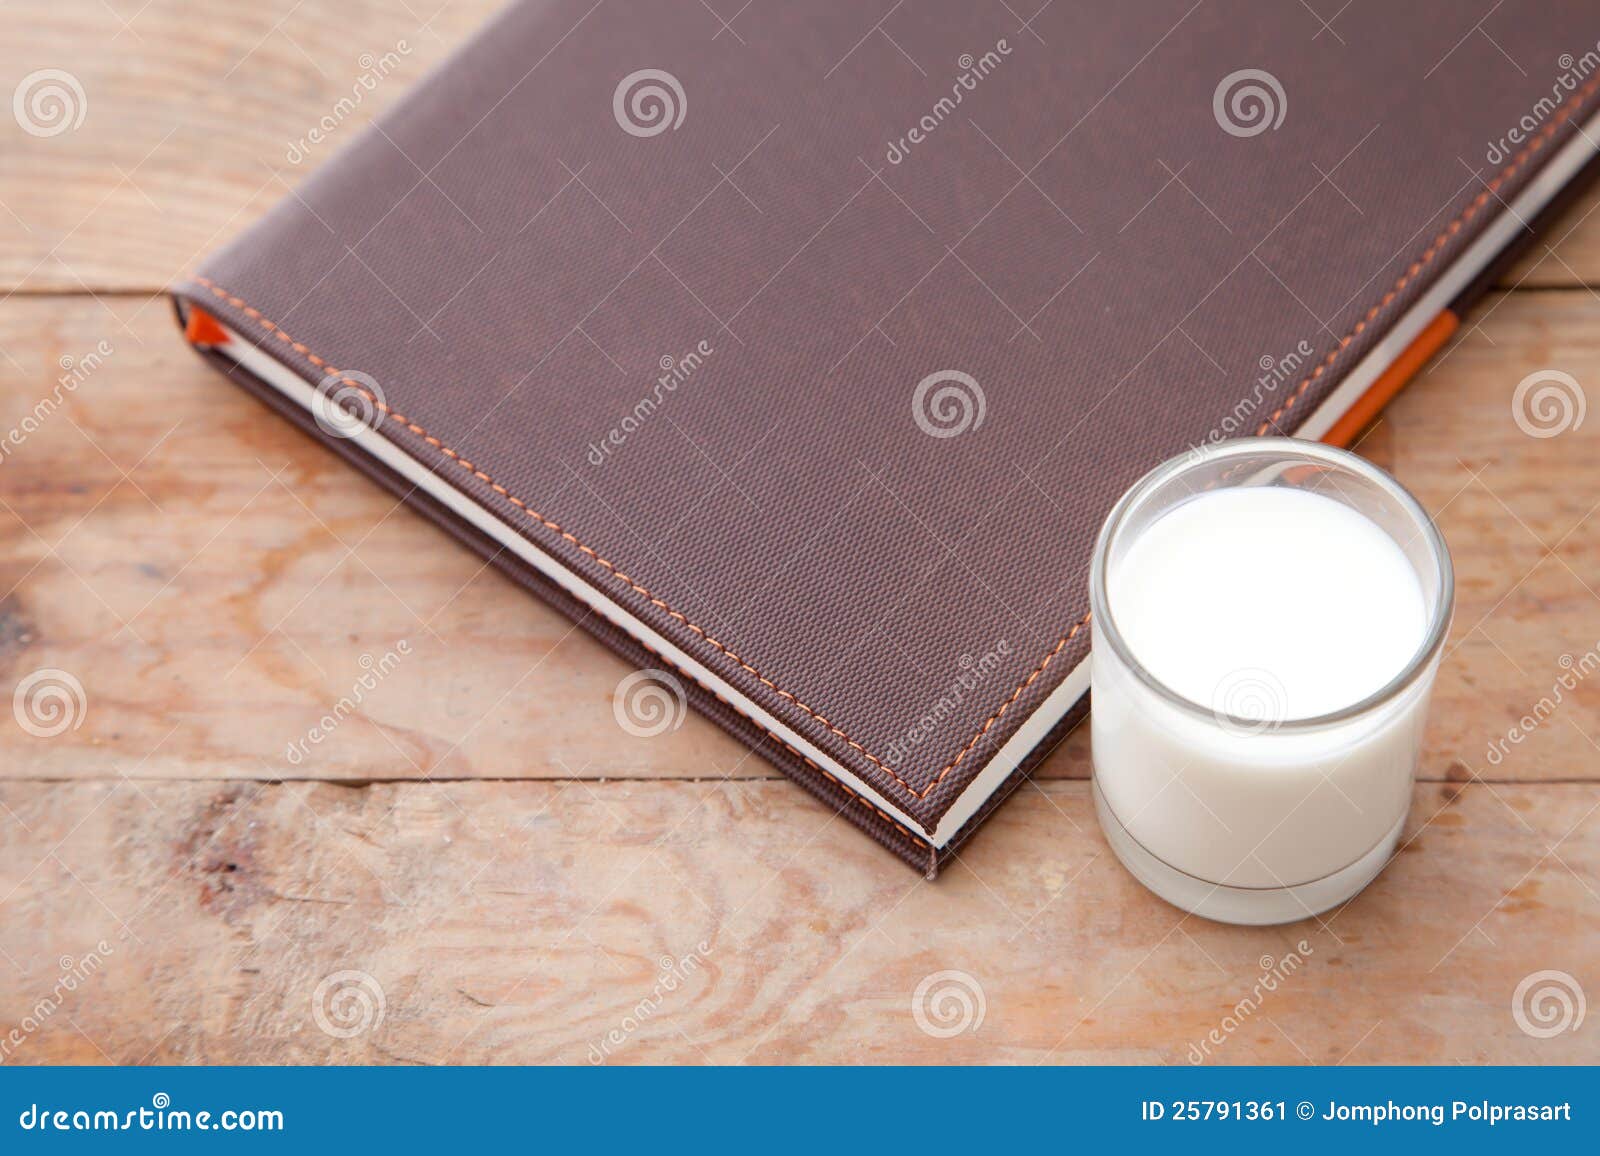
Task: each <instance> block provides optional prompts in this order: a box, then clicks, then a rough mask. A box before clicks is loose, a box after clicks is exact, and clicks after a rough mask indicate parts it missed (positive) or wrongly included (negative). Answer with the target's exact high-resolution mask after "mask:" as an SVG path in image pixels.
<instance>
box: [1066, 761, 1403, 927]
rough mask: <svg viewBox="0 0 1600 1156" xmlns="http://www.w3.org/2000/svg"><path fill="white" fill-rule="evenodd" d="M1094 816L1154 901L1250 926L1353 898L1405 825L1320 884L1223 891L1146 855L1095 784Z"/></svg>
mask: <svg viewBox="0 0 1600 1156" xmlns="http://www.w3.org/2000/svg"><path fill="white" fill-rule="evenodd" d="M1094 811H1095V815H1096V817H1098V818H1099V820H1100V830H1101V831H1103V832H1105V836H1106V842H1108V843H1110V844H1111V850H1112V851H1114V852H1116V856H1117V858H1118V859H1119V860H1120V861H1121V863H1122V865H1123V866H1124V867H1126V868H1127V869H1128V871H1129V873H1130V874H1132V875H1133V877H1134V878H1135V879H1137V880H1138V881H1139V882H1140V883H1143V884H1144V885H1145V886H1146V887H1148V888H1149V889H1150V890H1151V891H1153V892H1155V894H1156V895H1158V896H1160V897H1161V898H1162V899H1165V900H1166V901H1167V902H1168V903H1170V904H1172V905H1173V906H1174V907H1178V908H1181V909H1182V910H1184V911H1191V912H1193V913H1194V914H1196V915H1199V916H1202V917H1204V918H1206V919H1214V920H1216V921H1217V922H1218V923H1242V924H1248V925H1251V926H1263V925H1266V924H1272V923H1293V922H1295V921H1296V920H1300V919H1309V918H1310V917H1311V916H1313V915H1320V914H1321V913H1322V912H1324V911H1327V910H1328V909H1329V908H1330V907H1337V906H1338V905H1339V904H1341V903H1343V902H1345V901H1346V900H1347V899H1352V898H1354V897H1355V896H1356V895H1357V894H1358V893H1359V892H1360V891H1361V889H1362V888H1363V887H1365V886H1366V885H1367V884H1368V883H1371V882H1372V881H1373V880H1374V879H1375V878H1377V876H1378V872H1380V871H1382V870H1383V868H1384V865H1385V864H1386V863H1388V862H1389V856H1391V855H1392V854H1394V849H1395V845H1396V844H1397V843H1399V841H1400V832H1401V830H1402V829H1403V828H1404V827H1405V822H1406V817H1405V816H1404V815H1401V816H1400V821H1399V822H1398V823H1396V824H1395V825H1394V829H1393V830H1391V831H1390V832H1389V833H1388V834H1387V835H1385V836H1384V837H1383V839H1381V840H1380V841H1379V842H1378V845H1377V846H1375V847H1373V848H1372V850H1370V851H1368V852H1367V853H1366V854H1365V855H1363V856H1362V857H1361V858H1359V859H1357V860H1356V861H1355V862H1354V863H1352V864H1350V865H1349V866H1348V867H1343V868H1341V869H1340V870H1338V871H1335V872H1333V873H1332V874H1331V875H1324V876H1323V877H1322V878H1321V879H1313V880H1312V881H1311V882H1309V883H1300V884H1297V885H1295V886H1293V887H1227V886H1224V885H1222V884H1220V883H1208V882H1207V881H1206V880H1204V879H1198V878H1196V877H1195V876H1193V875H1189V874H1186V873H1184V872H1182V871H1179V870H1178V869H1177V868H1176V867H1173V866H1171V865H1170V864H1168V863H1165V862H1163V861H1162V860H1161V859H1158V858H1157V857H1156V856H1155V855H1153V854H1151V853H1150V852H1149V851H1148V850H1146V849H1145V847H1144V845H1143V844H1142V843H1140V842H1139V841H1138V840H1136V839H1134V837H1133V836H1132V835H1130V834H1129V833H1128V829H1127V828H1126V827H1124V826H1123V825H1122V823H1121V821H1120V820H1118V818H1117V817H1116V816H1115V815H1113V814H1112V813H1111V808H1110V807H1109V806H1107V805H1106V801H1105V796H1104V795H1102V794H1101V793H1100V784H1099V783H1098V782H1096V783H1094Z"/></svg>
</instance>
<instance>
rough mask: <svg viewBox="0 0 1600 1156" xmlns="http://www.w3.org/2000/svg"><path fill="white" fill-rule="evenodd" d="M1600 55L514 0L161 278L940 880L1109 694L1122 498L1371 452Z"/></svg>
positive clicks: (831, 801) (1553, 18)
mask: <svg viewBox="0 0 1600 1156" xmlns="http://www.w3.org/2000/svg"><path fill="white" fill-rule="evenodd" d="M1597 40H1600V17H1597V16H1596V14H1595V12H1594V10H1593V7H1592V5H1586V4H1581V3H1557V4H1534V3H1531V2H1530V3H1507V4H1503V5H1500V6H1497V7H1496V8H1495V9H1494V10H1493V11H1491V12H1489V13H1488V14H1487V15H1484V14H1483V13H1480V12H1476V11H1472V12H1469V11H1465V10H1461V9H1459V8H1458V7H1457V6H1452V5H1448V4H1438V5H1405V6H1402V7H1398V8H1396V7H1393V6H1390V7H1381V8H1380V7H1376V6H1354V7H1351V8H1347V9H1343V10H1341V11H1340V12H1339V13H1338V14H1336V15H1332V16H1330V17H1329V18H1328V19H1326V20H1324V19H1323V18H1321V17H1319V16H1317V15H1316V14H1315V13H1314V12H1312V11H1311V9H1309V8H1307V7H1305V6H1303V5H1266V4H1227V3H1221V4H1189V3H1186V2H1183V0H1180V2H1178V3H1175V4H1157V3H1148V4H1145V3H1141V4H1129V5H1121V6H1118V7H1117V8H1116V9H1115V10H1114V11H1108V10H1105V9H1103V8H1099V7H1095V6H1090V5H1083V4H1072V3H1067V2H1065V0H1058V2H1057V3H1055V4H1051V5H1046V6H1044V7H1043V8H1042V9H1041V10H1039V11H1038V12H1036V13H1034V14H1033V15H1031V16H1026V15H1019V14H1018V12H1015V11H1012V10H1011V9H1010V8H1009V7H1008V6H1006V5H993V6H991V5H971V4H967V3H963V2H960V0H922V2H919V3H915V4H904V3H895V4H892V5H890V4H887V3H884V4H876V5H873V6H862V5H860V4H856V3H846V2H842V0H840V2H827V3H819V2H817V0H804V2H801V0H789V2H777V0H774V2H772V3H764V4H761V5H756V6H752V7H748V8H746V9H741V10H739V11H738V12H737V13H729V14H728V17H727V19H726V20H724V19H723V18H722V17H721V16H718V15H716V13H715V12H714V11H713V10H712V9H710V8H708V7H706V6H704V5H702V4H700V3H699V0H662V2H660V3H652V4H648V5H621V4H605V3H593V2H592V0H549V2H528V3H518V4H514V5H512V6H511V7H509V8H507V9H505V10H504V11H503V12H502V13H501V14H500V15H498V16H497V17H496V18H495V19H494V20H493V21H492V22H491V23H490V24H489V25H488V26H487V27H486V28H485V29H484V30H483V31H482V32H481V34H479V35H478V36H476V37H475V38H474V39H472V40H471V42H470V43H468V44H466V45H465V46H464V47H462V48H461V49H460V50H459V51H458V52H457V53H456V54H455V55H454V56H453V57H452V58H451V59H450V60H449V61H448V62H447V63H446V64H445V65H444V66H442V67H441V68H439V69H438V70H436V71H435V72H434V73H433V74H432V75H431V76H430V77H429V78H427V79H426V80H425V81H423V82H422V83H420V84H419V85H418V86H416V88H415V89H414V90H413V91H412V92H410V93H409V94H407V95H406V96H405V97H404V98H403V99H402V100H401V101H400V102H399V103H398V104H397V106H396V107H394V108H393V109H392V110H391V111H389V112H387V113H386V114H385V115H383V116H382V117H380V118H379V119H378V120H377V121H376V123H375V124H374V125H373V126H372V127H371V128H370V129H369V130H367V131H365V132H364V133H363V134H362V135H360V136H359V138H357V139H354V140H353V141H351V142H350V143H349V144H348V145H347V147H345V148H344V149H343V150H342V151H339V152H338V153H337V154H336V155H334V156H332V157H331V158H329V159H326V160H325V161H323V162H322V163H321V164H320V166H319V167H317V169H316V170H315V172H314V173H312V175H311V176H310V177H309V178H308V179H306V180H304V181H303V182H302V183H301V184H300V185H299V187H298V188H296V190H295V192H294V194H293V195H292V196H289V197H287V198H286V199H284V200H283V201H282V203H281V204H279V205H278V206H277V207H276V208H275V209H274V210H272V211H271V212H270V213H269V214H268V215H267V216H266V217H265V218H264V219H263V220H261V221H260V222H259V223H257V224H255V225H254V226H253V227H251V228H249V229H248V230H247V231H246V232H244V233H243V235H242V236H240V237H239V238H237V239H236V240H235V241H233V242H232V243H231V244H229V245H228V246H227V247H225V248H224V249H222V250H221V251H220V252H218V253H216V254H214V255H213V256H211V257H210V258H209V259H207V260H206V261H204V263H203V264H202V265H201V266H200V268H199V270H198V271H197V272H196V273H195V274H194V275H193V276H192V277H190V278H188V279H186V280H184V281H183V282H181V283H180V284H178V285H176V286H175V287H174V296H175V299H176V303H177V308H178V313H179V317H180V320H181V322H182V324H183V326H184V330H185V333H186V334H187V336H188V338H189V340H190V342H191V343H192V344H193V345H194V346H195V348H197V349H198V350H199V351H200V352H201V353H202V354H203V355H204V356H205V357H206V358H208V359H209V360H210V361H211V362H213V363H214V364H215V365H216V366H217V367H218V368H219V369H221V370H222V371H224V372H225V373H226V374H227V375H228V376H229V377H230V378H232V379H233V380H234V381H235V382H237V383H238V384H240V385H242V386H243V387H245V388H246V389H248V390H250V391H252V392H253V393H254V394H255V395H256V396H258V397H259V398H260V399H261V400H262V401H263V402H264V403H266V404H267V405H269V406H270V407H272V408H273V409H274V410H276V411H277V412H279V413H280V414H282V415H283V416H284V417H285V418H287V419H288V420H290V421H293V422H295V423H296V424H298V425H299V426H300V427H301V428H303V429H305V430H306V431H307V432H308V433H310V434H312V435H313V436H315V437H317V438H318V439H319V440H321V441H322V442H323V443H324V444H326V445H327V446H328V447H329V448H330V449H331V450H332V451H334V452H336V453H338V454H340V455H341V456H343V457H344V458H346V459H347V460H348V461H349V462H350V463H351V464H352V465H354V466H356V467H357V468H358V469H360V470H362V471H363V472H365V473H366V474H367V475H369V476H370V477H372V478H373V479H375V480H376V481H378V482H379V483H380V484H382V485H385V486H387V487H389V488H390V489H391V490H393V491H394V492H396V493H397V494H400V495H403V496H404V497H405V499H406V500H407V501H408V502H409V503H411V504H412V505H413V506H414V507H415V508H416V509H417V510H418V512H420V513H421V514H423V515H424V516H426V517H429V518H431V519H433V520H434V521H436V522H437V523H439V525H440V526H442V527H443V528H444V529H445V530H446V531H448V532H449V533H450V534H452V535H453V536H455V537H456V538H457V539H459V540H460V541H461V542H462V543H464V544H465V545H467V546H468V547H470V548H472V549H474V550H477V551H479V552H480V553H482V554H483V555H484V556H485V557H487V558H489V559H491V560H493V561H494V563H495V564H496V565H498V566H500V567H501V568H502V569H504V570H506V571H507V572H508V573H510V574H511V575H512V576H513V577H514V578H515V579H516V580H517V581H519V582H520V583H522V584H523V585H524V586H526V587H527V588H528V589H529V590H531V591H532V592H534V593H536V594H538V595H539V596H540V597H542V598H545V599H546V600H548V601H549V602H551V603H552V604H553V605H555V606H556V607H557V608H559V609H561V610H562V611H564V612H565V613H567V614H569V615H570V616H571V617H572V618H573V619H574V620H576V621H578V622H579V623H581V624H582V625H583V626H584V627H585V628H586V629H587V630H589V631H590V632H592V633H593V634H594V635H595V636H596V637H597V638H599V639H600V640H601V641H602V642H604V643H606V644H607V645H609V646H610V647H612V648H613V649H615V650H616V651H618V652H619V653H621V654H623V655H624V656H626V657H627V658H628V659H629V660H631V661H633V662H634V663H636V664H637V665H638V666H639V667H640V668H641V670H642V671H646V672H649V673H648V674H643V675H641V678H643V679H644V680H645V682H646V683H647V684H648V685H649V686H651V687H653V688H654V691H655V692H656V693H657V694H658V695H666V696H671V697H673V698H677V699H679V700H680V701H683V702H687V703H689V704H690V705H692V706H694V707H695V708H697V709H698V710H700V711H701V712H703V713H704V714H706V715H707V716H709V717H710V718H711V719H713V720H714V721H716V722H717V723H719V724H720V725H721V726H723V727H725V728H726V729H727V730H729V731H730V732H732V733H733V734H734V735H736V736H737V737H739V738H740V739H742V740H744V741H745V742H747V743H748V744H749V745H750V746H751V747H753V748H755V749H756V750H757V751H758V752H759V753H760V754H761V755H762V756H763V757H765V758H767V759H769V760H771V761H772V762H773V763H774V764H776V765H777V766H778V767H779V768H781V769H782V770H783V771H785V772H786V773H787V774H788V775H789V776H791V777H792V778H793V779H794V780H795V781H796V782H798V783H799V784H800V785H801V786H803V787H805V788H806V789H807V790H809V791H810V792H811V793H812V794H814V795H816V796H817V797H818V798H819V799H820V800H821V801H822V802H823V803H824V804H825V805H826V806H828V807H830V808H832V809H833V810H835V811H836V812H837V813H839V814H841V815H843V816H845V817H847V818H849V819H850V820H851V821H853V822H855V823H856V824H857V825H859V826H860V827H861V828H862V829H863V830H864V831H866V832H867V833H868V834H869V835H870V836H871V837H872V838H874V839H876V840H877V841H878V842H879V843H881V844H882V845H883V846H885V847H886V848H888V849H890V850H891V851H893V852H894V853H896V854H897V855H899V856H900V857H901V858H903V859H904V860H906V861H907V862H908V863H910V864H912V865H913V866H914V867H916V868H917V869H918V870H920V871H923V872H925V873H926V874H928V875H929V876H932V875H934V874H935V873H936V872H937V871H938V869H939V868H940V866H941V864H944V863H946V862H947V861H948V860H949V858H950V856H952V855H953V854H955V853H956V852H957V850H958V849H959V848H960V846H961V845H962V843H963V842H964V841H965V840H966V839H967V838H968V837H970V836H971V834H972V833H973V832H974V830H976V829H977V827H978V826H979V825H980V824H981V822H982V820H983V819H984V818H985V817H986V816H987V815H988V814H989V813H990V812H991V811H992V810H993V809H994V808H995V807H996V806H997V805H998V804H999V803H1000V801H1001V800H1003V799H1004V798H1005V797H1006V795H1007V794H1009V793H1010V791H1012V790H1013V789H1015V788H1016V786H1018V785H1019V784H1020V783H1021V782H1023V781H1024V778H1025V776H1026V775H1027V774H1028V772H1029V770H1030V769H1031V768H1032V767H1033V766H1034V765H1035V764H1036V763H1037V762H1038V761H1039V760H1040V759H1041V758H1042V757H1044V755H1045V754H1046V753H1048V751H1049V750H1050V749H1051V748H1052V746H1053V744H1054V743H1055V742H1056V741H1058V740H1059V738H1060V737H1061V736H1062V735H1064V734H1065V733H1066V732H1067V730H1068V729H1070V728H1071V727H1072V726H1073V725H1074V724H1075V723H1076V721H1077V720H1078V719H1080V718H1081V717H1082V715H1083V712H1084V711H1085V710H1086V708H1087V702H1086V692H1087V690H1088V687H1089V666H1088V661H1087V660H1088V656H1089V646H1090V638H1091V633H1092V630H1091V623H1090V622H1089V617H1088V594H1087V590H1086V573H1087V566H1088V562H1089V557H1090V552H1091V549H1092V546H1093V542H1094V537H1095V533H1096V531H1097V529H1098V527H1099V525H1100V522H1101V521H1102V519H1103V518H1104V516H1105V514H1106V512H1107V511H1108V510H1109V508H1110V507H1111V505H1112V504H1113V503H1114V502H1115V500H1116V498H1117V497H1118V495H1119V494H1120V493H1121V492H1122V491H1123V490H1124V489H1125V488H1126V487H1127V486H1128V485H1129V484H1131V483H1132V482H1133V481H1135V480H1136V479H1137V478H1138V477H1139V476H1140V475H1141V474H1143V473H1144V472H1145V471H1146V470H1148V469H1149V468H1150V467H1152V466H1153V465H1155V464H1157V463H1158V462H1160V461H1162V460H1164V459H1166V458H1168V457H1171V456H1173V455H1174V454H1177V453H1181V452H1183V451H1184V450H1185V449H1186V448H1189V447H1193V446H1197V445H1201V444H1204V443H1207V442H1210V441H1215V440H1220V439H1222V438H1227V437H1246V436H1252V435H1257V434H1266V433H1277V434H1292V435H1297V436H1301V437H1308V438H1329V439H1331V440H1335V441H1338V442H1341V443H1348V442H1350V441H1351V440H1353V439H1354V438H1355V437H1356V436H1357V435H1358V434H1359V433H1360V429H1361V426H1362V424H1363V423H1364V422H1366V421H1370V420H1371V418H1372V416H1373V415H1374V413H1375V412H1376V409H1377V408H1378V407H1379V406H1381V404H1382V403H1383V402H1384V401H1386V400H1387V399H1388V397H1390V396H1392V395H1393V393H1394V392H1395V391H1396V390H1397V389H1398V388H1399V387H1400V385H1402V384H1403V383H1404V381H1405V380H1406V378H1407V377H1409V375H1410V374H1411V373H1413V372H1415V369H1416V368H1417V366H1418V365H1419V364H1421V363H1422V362H1423V361H1425V360H1426V358H1427V356H1428V355H1429V354H1431V353H1432V352H1433V350H1435V349H1437V348H1438V347H1439V346H1440V345H1441V344H1442V343H1443V341H1444V340H1445V339H1446V338H1447V337H1448V335H1449V332H1450V331H1451V329H1452V328H1453V320H1454V319H1455V318H1457V317H1458V316H1459V314H1460V310H1462V309H1464V308H1466V307H1467V305H1469V304H1470V298H1471V297H1472V296H1473V295H1475V294H1476V293H1477V292H1481V290H1482V288H1483V286H1484V285H1485V284H1486V281H1485V277H1486V275H1487V274H1488V273H1490V272H1492V271H1494V270H1497V269H1499V268H1501V267H1503V263H1504V260H1505V257H1506V254H1507V253H1509V252H1512V251H1514V250H1515V249H1516V247H1517V246H1519V245H1521V244H1525V243H1526V241H1527V238H1528V237H1530V236H1531V235H1532V234H1533V230H1534V228H1535V227H1536V226H1537V224H1538V223H1539V222H1540V221H1541V220H1547V219H1548V217H1549V215H1550V214H1551V213H1552V212H1553V211H1554V210H1555V208H1556V207H1559V205H1560V204H1561V203H1562V202H1563V200H1564V198H1567V197H1570V196H1571V194H1572V191H1573V190H1574V189H1575V188H1576V187H1577V184H1578V182H1579V181H1580V179H1582V178H1584V177H1586V176H1587V175H1592V172H1593V166H1592V165H1591V164H1590V161H1591V160H1592V158H1593V156H1594V153H1595V141H1596V140H1597V139H1600V136H1597V134H1600V123H1597V118H1596V111H1595V103H1596V102H1595V94H1596V89H1597V88H1600V44H1597ZM1530 368H1534V367H1530ZM1313 609H1314V608H1308V607H1298V606H1295V605H1294V604H1293V600H1292V599H1282V598H1273V599H1266V598H1264V599H1263V601H1262V611H1261V612H1262V613H1264V614H1265V613H1306V612H1312V611H1313ZM330 612H331V611H330ZM805 837H806V835H805V833H803V832H796V850H797V851H799V849H800V847H801V845H802V842H803V840H804V838H805Z"/></svg>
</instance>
